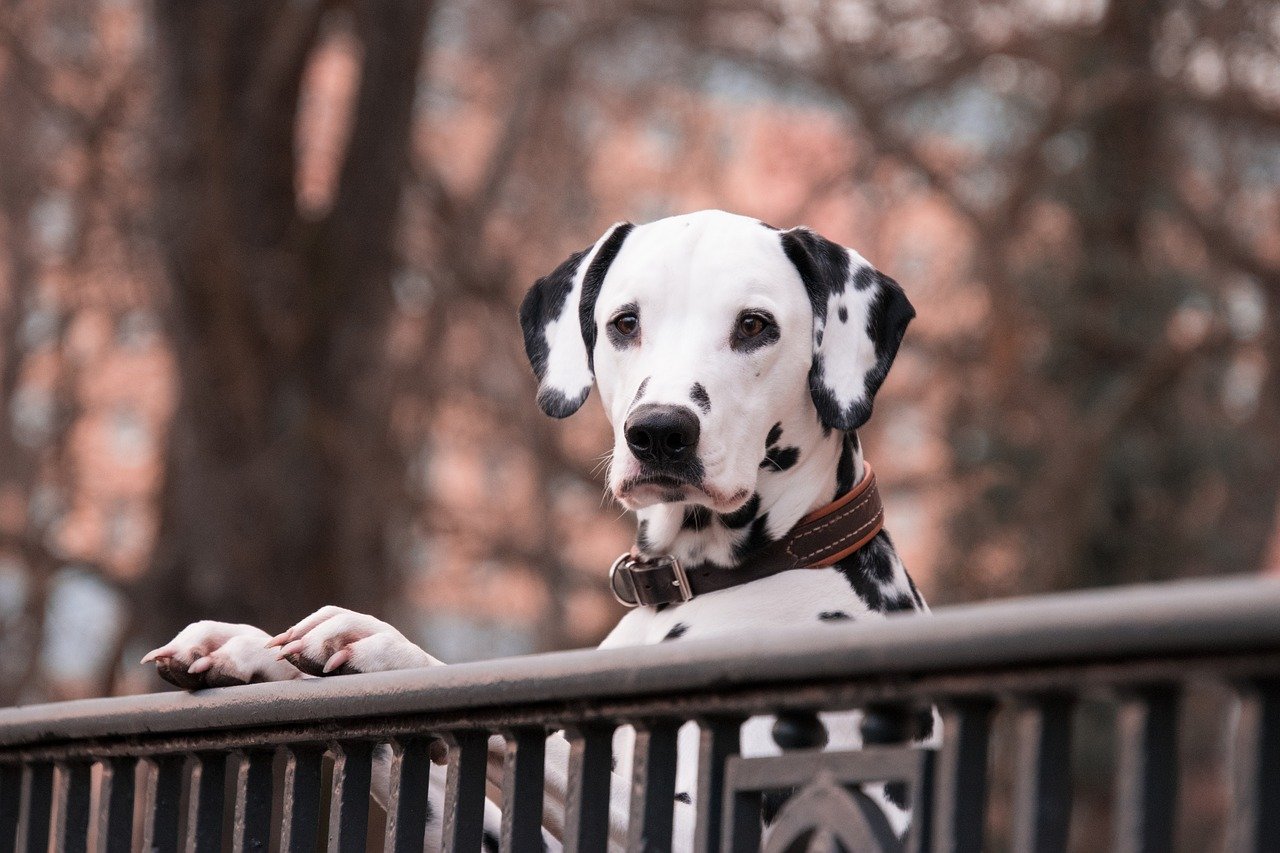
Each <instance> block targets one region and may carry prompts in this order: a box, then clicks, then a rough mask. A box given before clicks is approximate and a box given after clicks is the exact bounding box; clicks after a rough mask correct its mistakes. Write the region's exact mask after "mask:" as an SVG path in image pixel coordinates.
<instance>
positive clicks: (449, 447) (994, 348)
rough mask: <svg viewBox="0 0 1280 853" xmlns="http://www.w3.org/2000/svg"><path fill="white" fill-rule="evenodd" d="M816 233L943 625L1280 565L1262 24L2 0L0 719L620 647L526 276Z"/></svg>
mask: <svg viewBox="0 0 1280 853" xmlns="http://www.w3.org/2000/svg"><path fill="white" fill-rule="evenodd" d="M704 207H719V208H724V209H728V210H733V211H736V212H740V213H745V214H749V215H752V216H757V217H760V218H761V219H763V220H765V221H767V222H770V223H772V224H774V225H778V226H784V227H785V226H791V225H795V224H800V223H804V224H808V225H811V226H813V227H814V228H816V229H817V230H819V231H821V232H822V233H824V234H825V235H827V236H829V237H831V238H833V239H835V240H838V241H841V242H844V243H846V244H847V245H850V246H853V247H855V248H857V249H858V250H859V251H860V252H862V253H863V254H864V255H866V256H867V257H868V258H870V259H871V260H872V261H873V262H874V263H876V265H877V266H879V267H880V268H881V269H883V270H885V271H886V272H888V273H889V274H891V275H893V276H894V277H895V278H897V279H898V280H899V281H901V282H902V283H903V285H904V286H905V288H906V289H907V292H908V294H909V295H910V298H911V299H912V301H913V302H914V303H915V305H916V307H917V309H918V310H919V319H918V320H917V321H916V323H915V324H913V325H912V327H911V329H910V331H909V332H908V335H907V339H906V342H905V345H904V347H903V350H902V354H901V355H900V357H899V359H898V361H897V364H896V366H895V368H894V371H893V372H892V373H891V375H890V378H889V380H888V383H887V384H886V386H885V390H884V391H883V392H882V395H881V397H880V400H881V402H880V403H879V404H878V405H877V407H876V417H875V418H874V419H873V420H872V423H871V424H870V427H869V429H867V430H866V431H865V432H864V435H863V439H864V444H865V446H866V448H867V452H868V456H869V458H871V459H872V460H874V462H875V464H876V465H877V469H878V471H879V472H880V473H881V479H882V483H883V488H884V490H885V492H886V504H887V507H888V513H889V519H888V521H889V529H890V530H891V531H892V533H893V534H894V537H895V541H896V542H897V543H898V546H899V549H900V550H901V552H902V553H903V555H904V557H905V559H906V560H907V564H908V567H909V569H910V570H911V572H912V573H913V575H914V576H915V578H916V579H917V580H918V582H919V584H920V586H921V587H922V588H923V590H924V591H925V593H926V595H927V597H928V598H929V599H930V601H931V602H933V603H935V604H937V603H944V602H955V601H963V600H971V599H976V598H986V597H991V596H998V595H1009V594H1015V593H1022V592H1036V591H1044V590H1051V589H1063V588H1072V587H1080V586H1094V585H1104V584H1116V583H1124V582H1134V581H1145V580H1159V579H1168V578H1176V577H1183V576H1191V575H1209V574H1223V573H1231V572H1259V571H1280V534H1278V533H1277V528H1278V522H1280V514H1278V512H1277V490H1278V489H1280V323H1278V322H1277V321H1278V320H1280V7H1278V6H1277V5H1276V4H1274V3H1268V2H1264V1H1263V0H1248V2H1237V0H1127V2H1105V0H1093V1H1092V2H1065V0H1009V2H993V3H986V2H981V3H980V2H972V0H947V1H946V2H942V0H745V2H735V0H671V2H668V1H667V0H634V2H633V0H610V2H583V3H572V2H570V3H562V2H555V0H546V2H540V0H487V2H483V3H481V2H476V0H434V2H432V0H413V2H409V0H379V2H364V1H363V0H346V1H345V2H344V0H270V2H268V0H260V2H254V3H244V2H235V0H202V2H199V3H186V2H176V1H175V2H165V1H164V0H160V2H155V3H150V4H148V3H142V2H138V0H7V2H3V3H0V704H8V703H14V702H20V701H21V702H27V701H35V700H39V699H53V698H66V697H72V696H83V695H101V694H107V693H119V692H133V691H140V690H150V689H155V688H157V687H159V682H158V679H156V678H155V677H154V674H152V673H150V672H148V671H144V670H143V669H142V668H140V667H138V666H136V664H135V662H136V660H137V658H138V657H139V656H140V655H141V654H142V652H143V651H145V650H146V649H147V648H150V647H151V646H152V645H155V644H156V643H158V642H159V641H161V640H163V639H167V638H168V637H169V636H171V635H172V634H173V633H174V632H175V631H176V630H177V629H178V628H180V627H181V626H182V625H184V624H186V623H187V622H189V621H191V620H193V619H196V618H201V617H208V618H219V619H226V620H233V621H247V622H253V623H255V624H259V625H261V626H263V627H264V628H266V629H268V630H272V631H274V630H281V629H283V628H284V627H285V626H287V625H288V624H291V623H292V622H294V621H296V620H297V619H299V618H301V617H302V616H304V615H305V614H306V613H308V612H310V611H311V610H313V609H314V608H316V607H318V606H320V605H322V604H326V603H339V604H343V605H345V606H349V607H352V608H355V609H361V610H366V611H370V612H373V613H376V614H378V615H380V616H383V617H385V618H387V619H389V620H390V621H392V622H394V623H395V624H397V625H399V626H401V627H402V628H404V629H405V630H406V633H408V634H410V635H411V636H413V637H414V638H415V639H417V640H419V641H420V642H421V643H423V645H425V646H426V647H427V648H428V649H430V650H431V651H432V652H433V653H434V654H436V655H437V656H438V657H440V658H442V659H444V660H446V661H450V662H457V661H464V660H471V659H476V658H484V657H492V656H495V655H502V654H511V653H521V652H527V651H534V650H544V649H554V648H563V647H568V646H584V645H591V644H593V643H595V642H597V641H598V640H599V639H600V638H601V637H602V636H603V634H604V633H605V632H606V631H607V629H608V628H609V626H611V625H612V623H613V622H614V621H615V620H616V618H617V617H618V616H619V615H620V614H619V609H618V608H617V607H616V605H615V604H614V603H613V602H612V599H611V598H609V596H608V595H607V594H606V592H605V588H604V585H603V579H604V573H605V570H606V568H607V566H608V565H609V563H610V561H611V560H612V559H613V557H614V556H616V555H617V553H618V552H620V551H621V550H623V549H624V548H625V547H626V545H627V544H628V543H629V539H630V535H631V524H630V522H629V520H628V519H626V518H624V517H622V515H621V513H620V510H619V509H618V508H617V507H615V506H613V505H611V504H610V502H609V501H608V500H606V499H605V498H604V494H603V478H602V475H601V471H600V460H601V456H600V454H601V453H602V452H603V451H604V450H606V449H607V448H608V446H609V443H610V437H609V431H608V428H607V425H606V424H605V422H604V418H603V415H602V413H601V412H600V410H599V407H598V406H597V405H596V404H594V403H592V404H589V405H588V406H587V407H586V408H585V410H584V411H583V412H582V413H581V414H579V415H577V416H575V417H574V418H571V419H569V420H567V421H564V422H553V421H550V420H548V419H546V418H544V417H543V416H542V415H541V414H540V413H539V412H538V410H537V408H536V406H535V405H534V403H533V383H532V377H531V376H530V373H529V370H528V367H527V365H526V363H525V361H524V356H523V353H522V351H521V349H520V335H519V330H518V328H517V325H516V322H515V308H516V305H517V304H518V301H519V299H520V297H521V296H522V294H523V292H524V290H525V289H526V288H527V287H528V285H529V284H530V283H531V282H532V281H533V280H534V278H536V277H537V276H539V275H541V274H544V273H545V272H548V271H549V270H550V269H551V268H552V267H554V266H555V265H556V264H557V263H558V262H559V261H560V260H562V259H563V258H564V257H565V256H567V255H568V254H569V253H570V252H572V251H575V250H577V249H579V248H582V247H583V246H585V245H588V244H590V243H591V242H592V241H593V240H594V239H595V238H596V237H597V235H598V234H599V233H600V232H601V231H602V230H603V229H604V228H605V227H606V226H607V225H608V224H609V223H611V222H613V221H616V220H619V219H630V220H634V221H645V220H649V219H653V218H657V217H661V216H665V215H668V214H673V213H679V212H684V211H689V210H694V209H699V208H704Z"/></svg>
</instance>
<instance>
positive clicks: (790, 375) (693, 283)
mask: <svg viewBox="0 0 1280 853" xmlns="http://www.w3.org/2000/svg"><path fill="white" fill-rule="evenodd" d="M914 316H915V311H914V310H913V309H912V307H911V304H910V303H909V302H908V301H907V298H906V296H905V295H904V294H903V292H902V289H901V288H900V287H899V286H898V285H897V283H896V282H894V281H893V280H892V279H890V278H889V277H887V276H885V275H882V274H881V273H879V272H878V271H876V270H875V269H873V268H872V267H871V265H870V264H868V263H867V262H866V261H865V260H863V258H862V257H861V256H860V255H859V254H858V253H856V252H854V251H851V250H849V249H846V248H843V247H841V246H838V245H836V244H835V243H833V242H831V241H830V240H827V239H825V238H823V237H821V236H819V235H817V234H815V233H814V232H812V231H810V230H808V229H806V228H795V229H792V230H789V231H778V230H776V229H774V228H771V227H770V226H767V225H764V224H762V223H760V222H759V221H757V220H755V219H750V218H748V217H743V216H735V215H733V214H729V213H724V212H722V211H714V210H712V211H702V212H699V213H692V214H687V215H684V216H673V217H670V218H667V219H662V220H659V221H657V222H652V223H649V224H647V225H639V226H634V225H631V224H630V223H620V224H618V225H614V226H613V227H612V228H610V229H609V230H608V231H607V232H605V234H604V235H603V236H602V237H601V238H600V239H599V240H597V241H596V243H595V244H594V245H592V246H590V247H589V248H587V249H584V250H583V251H581V252H577V253H576V254H574V255H572V256H570V257H569V259H568V260H566V261H565V262H564V263H562V264H561V265H560V266H559V267H557V268H556V269H555V270H554V271H553V272H552V273H551V274H550V275H547V276H545V277H543V278H541V279H539V280H538V281H537V282H536V283H535V284H534V286H533V288H532V289H531V290H530V291H529V293H528V295H527V296H526V297H525V299H524V302H523V304H522V305H521V307H520V324H521V327H522V328H523V331H524V343H525V352H526V353H527V354H528V356H529V361H530V362H531V363H532V365H533V370H534V373H535V374H536V375H537V378H538V382H539V388H538V403H539V405H540V406H541V407H542V409H543V410H544V411H545V412H546V413H547V414H549V415H551V416H553V417H557V418H562V417H566V416H568V415H571V414H573V413H574V412H575V411H577V410H578V408H579V407H580V406H581V405H582V403H583V402H584V401H585V400H586V398H587V395H588V393H589V392H590V390H591V385H592V383H593V382H594V383H595V384H597V385H599V387H600V396H601V399H602V401H603V403H604V408H605V412H606V414H607V415H608V417H609V420H610V422H611V423H612V424H613V428H614V452H613V462H612V465H611V468H610V472H609V487H610V490H611V491H612V493H613V495H614V497H616V498H617V499H618V501H619V502H621V503H622V504H623V505H624V506H626V507H627V508H628V509H633V510H634V509H641V508H643V507H646V506H651V505H653V504H656V503H667V502H684V503H694V504H701V505H703V506H707V507H709V508H711V509H712V510H713V511H715V512H719V513H727V512H732V511H734V510H735V509H737V508H739V507H740V506H741V505H742V504H743V503H744V502H746V501H747V500H748V498H749V497H750V496H751V495H752V494H753V492H755V490H756V481H757V478H758V477H759V476H760V460H761V456H762V454H763V452H764V448H765V446H766V443H767V440H768V437H769V433H770V430H771V428H772V427H773V425H774V424H777V423H778V422H780V421H782V420H783V419H784V417H793V416H794V414H795V413H796V412H801V411H807V412H808V414H809V415H810V416H811V417H812V418H814V419H816V420H817V421H818V422H820V423H821V424H822V426H823V427H824V428H825V429H827V430H852V429H856V428H857V427H859V426H861V425H862V424H863V423H864V422H865V421H866V420H867V418H868V417H870V415H871V405H872V400H873V398H874V397H875V394H876V391H877V390H879V388H880V384H881V383H882V382H883V381H884V378H885V375H886V374H887V373H888V371H889V366H890V365H891V364H892V363H893V359H894V356H895V354H896V353H897V350H898V344H899V342H900V341H901V340H902V335H903V332H904V331H905V330H906V327H907V323H908V322H910V320H911V318H912V317H914Z"/></svg>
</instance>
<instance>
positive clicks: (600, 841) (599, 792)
mask: <svg viewBox="0 0 1280 853" xmlns="http://www.w3.org/2000/svg"><path fill="white" fill-rule="evenodd" d="M564 734H565V737H566V738H567V739H568V741H569V784H568V787H567V790H566V794H567V796H566V803H565V816H564V849H565V853H592V851H596V850H604V849H606V847H607V845H608V840H609V793H610V789H611V787H612V785H611V784H610V774H611V773H612V772H613V771H612V767H611V760H612V758H613V727H612V726H600V725H589V724H584V725H579V726H568V727H566V728H565V730H564Z"/></svg>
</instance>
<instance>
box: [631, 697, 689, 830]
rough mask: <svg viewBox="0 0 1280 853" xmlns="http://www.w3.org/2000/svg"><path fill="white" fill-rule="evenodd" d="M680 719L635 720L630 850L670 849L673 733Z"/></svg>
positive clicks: (673, 795) (673, 809) (674, 791)
mask: <svg viewBox="0 0 1280 853" xmlns="http://www.w3.org/2000/svg"><path fill="white" fill-rule="evenodd" d="M679 729H680V722H679V721H675V720H665V719H658V720H645V721H643V722H640V723H637V724H636V727H635V730H636V744H635V756H634V757H633V759H632V774H631V818H630V820H629V821H628V822H627V827H628V830H629V836H628V838H627V848H628V849H630V850H653V851H662V850H670V849H671V831H672V827H673V821H674V811H675V796H676V734H677V732H678V731H679Z"/></svg>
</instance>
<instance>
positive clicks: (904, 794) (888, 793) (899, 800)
mask: <svg viewBox="0 0 1280 853" xmlns="http://www.w3.org/2000/svg"><path fill="white" fill-rule="evenodd" d="M910 793H911V792H910V791H909V790H908V789H907V783H906V782H886V783H885V786H884V797H885V799H886V800H888V801H889V802H891V803H893V804H894V805H895V806H897V807H898V808H900V809H908V808H910V807H911V795H910Z"/></svg>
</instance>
